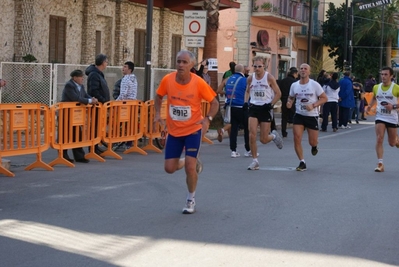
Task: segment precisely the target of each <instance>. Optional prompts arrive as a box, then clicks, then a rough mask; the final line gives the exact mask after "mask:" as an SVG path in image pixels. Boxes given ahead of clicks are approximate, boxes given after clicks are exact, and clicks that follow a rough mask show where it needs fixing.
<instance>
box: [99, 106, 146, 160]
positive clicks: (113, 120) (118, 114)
mask: <svg viewBox="0 0 399 267" xmlns="http://www.w3.org/2000/svg"><path fill="white" fill-rule="evenodd" d="M102 112H103V120H104V121H103V125H107V127H104V129H103V132H102V140H103V141H104V142H106V143H108V147H107V150H106V151H105V152H104V153H102V154H101V155H103V156H111V157H114V158H116V159H122V157H121V156H120V155H118V154H117V153H115V152H114V151H113V150H112V144H114V143H120V142H128V141H132V142H133V145H132V147H131V148H129V149H127V150H125V151H124V152H123V153H124V154H128V153H131V152H137V153H140V154H142V155H147V152H145V151H144V150H143V149H142V148H140V147H139V146H138V143H139V139H141V138H142V137H143V133H144V125H145V124H146V123H147V120H146V111H145V108H144V107H143V102H141V101H139V100H128V101H111V102H107V103H104V106H103V110H102Z"/></svg>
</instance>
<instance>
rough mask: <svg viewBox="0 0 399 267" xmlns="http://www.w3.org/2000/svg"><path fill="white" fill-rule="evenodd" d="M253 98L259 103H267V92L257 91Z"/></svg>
mask: <svg viewBox="0 0 399 267" xmlns="http://www.w3.org/2000/svg"><path fill="white" fill-rule="evenodd" d="M253 98H254V100H257V101H265V100H266V92H265V90H255V91H254V92H253Z"/></svg>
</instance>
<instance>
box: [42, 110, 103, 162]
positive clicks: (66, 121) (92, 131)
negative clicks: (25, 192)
mask: <svg viewBox="0 0 399 267" xmlns="http://www.w3.org/2000/svg"><path fill="white" fill-rule="evenodd" d="M50 110H51V118H52V120H51V127H50V129H51V130H50V132H51V140H50V144H51V147H52V148H54V149H57V150H58V157H57V158H56V159H55V160H53V161H52V162H50V163H49V165H50V166H54V165H57V164H63V165H66V166H68V167H74V166H75V165H74V164H73V163H71V162H69V161H68V160H66V159H65V158H64V157H63V150H65V149H71V148H78V147H86V146H88V147H90V148H91V149H90V152H89V153H88V154H86V155H85V158H92V159H96V160H98V161H101V162H104V161H105V160H104V159H103V158H102V157H100V156H99V155H97V154H96V153H94V146H95V145H96V144H98V143H100V141H101V135H100V133H101V128H102V125H101V121H102V120H101V104H97V105H84V104H81V103H78V102H60V103H57V104H55V105H53V106H51V108H50ZM57 122H58V123H57Z"/></svg>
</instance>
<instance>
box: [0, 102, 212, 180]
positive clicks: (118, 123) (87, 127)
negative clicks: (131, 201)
mask: <svg viewBox="0 0 399 267" xmlns="http://www.w3.org/2000/svg"><path fill="white" fill-rule="evenodd" d="M209 108H210V104H209V103H208V102H206V101H203V102H202V113H203V115H204V116H205V115H206V114H207V113H208V111H209ZM166 110H167V106H166V100H165V101H164V102H163V104H162V110H161V117H162V118H163V119H166ZM154 116H155V109H154V101H153V100H150V101H147V102H145V103H143V102H142V101H139V100H129V101H111V102H107V103H105V104H103V105H101V104H96V105H90V104H89V105H84V104H80V103H77V102H60V103H57V104H55V105H53V106H51V108H49V107H48V106H46V105H43V104H3V105H0V118H1V122H2V124H0V138H1V140H0V161H1V158H2V157H4V156H17V155H26V154H36V158H37V159H36V161H35V162H34V163H32V164H30V165H29V166H27V167H26V168H25V170H31V169H33V168H44V169H46V170H53V166H54V165H57V164H61V165H65V166H68V167H74V166H75V165H74V164H73V163H71V162H69V161H68V160H66V159H65V158H64V157H63V151H64V150H66V149H73V148H79V147H89V148H90V152H89V153H88V154H86V155H85V158H86V159H96V160H98V161H100V162H105V159H104V158H103V157H105V156H111V157H114V158H116V159H122V157H121V156H120V155H118V154H117V153H115V152H114V151H113V150H112V144H115V143H120V142H128V141H132V142H133V145H132V147H131V148H129V149H127V150H126V151H124V153H125V154H127V153H131V152H138V153H140V154H142V155H147V152H146V150H153V151H155V152H158V153H161V152H162V151H161V150H160V149H159V148H157V147H155V146H154V144H153V143H154V140H155V139H157V138H158V139H160V138H161V131H162V130H163V129H164V127H165V125H161V124H160V123H158V122H157V123H154ZM165 123H166V122H165ZM142 138H148V141H149V143H148V144H147V145H146V146H144V147H143V148H140V147H139V146H138V143H139V140H140V139H142ZM202 140H203V141H205V142H208V143H210V144H212V143H213V142H212V141H211V140H209V139H208V138H207V137H205V135H204V137H203V139H202ZM101 141H103V142H104V143H107V144H108V145H107V150H106V151H104V152H103V153H101V155H97V154H96V153H95V149H94V147H95V145H97V144H99V143H100V142H101ZM50 146H51V147H52V148H53V149H56V150H58V156H57V158H56V159H54V160H53V161H51V162H50V163H49V164H46V163H44V162H43V161H42V152H43V151H45V150H47V149H48V148H49V147H50ZM0 173H2V174H5V175H6V176H10V177H14V176H15V174H14V173H12V172H11V171H9V170H8V169H7V168H5V167H3V166H0Z"/></svg>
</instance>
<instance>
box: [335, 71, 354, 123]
mask: <svg viewBox="0 0 399 267" xmlns="http://www.w3.org/2000/svg"><path fill="white" fill-rule="evenodd" d="M339 87H340V90H339V95H338V96H339V102H338V105H339V127H341V128H342V129H348V128H351V127H350V126H348V120H349V118H350V110H351V108H353V107H355V98H354V94H353V83H352V80H351V78H350V72H349V71H346V72H345V73H344V77H343V78H342V79H341V80H339Z"/></svg>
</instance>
